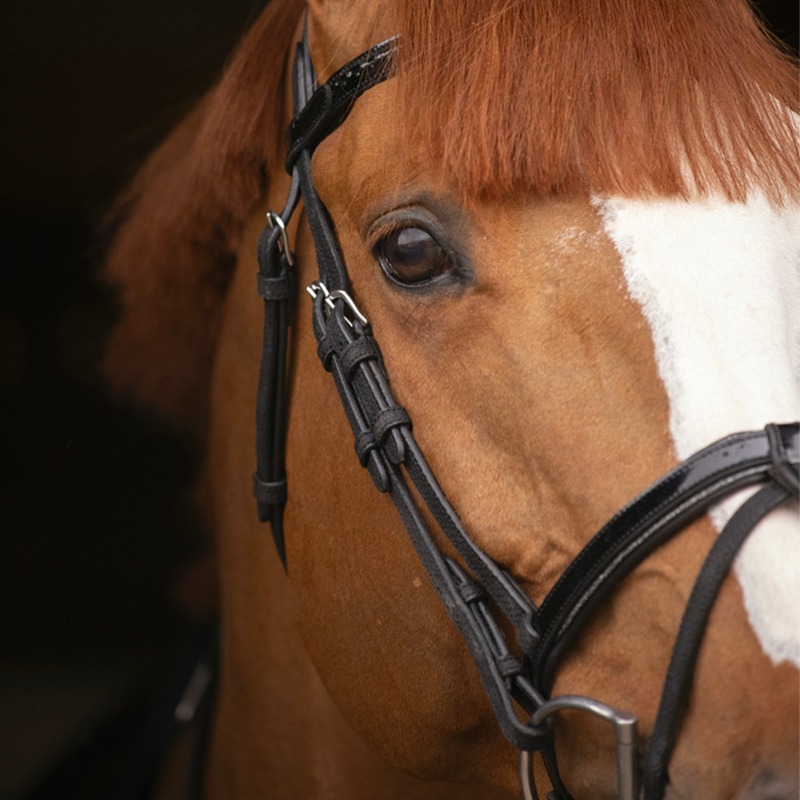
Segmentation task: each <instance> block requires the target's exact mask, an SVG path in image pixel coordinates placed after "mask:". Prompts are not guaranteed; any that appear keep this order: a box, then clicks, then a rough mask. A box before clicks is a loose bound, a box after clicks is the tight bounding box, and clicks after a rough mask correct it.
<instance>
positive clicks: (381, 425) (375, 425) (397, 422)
mask: <svg viewBox="0 0 800 800" xmlns="http://www.w3.org/2000/svg"><path fill="white" fill-rule="evenodd" d="M403 426H408V427H409V428H410V427H411V418H410V417H409V416H408V412H407V411H406V410H405V409H404V408H403V407H402V406H389V407H388V408H384V409H383V410H381V411H379V412H378V413H377V414H376V415H375V418H374V419H373V420H372V433H373V434H374V435H375V440H376V441H377V442H380V443H381V444H383V440H384V439H385V438H386V434H387V433H389V431H390V430H392V429H393V428H400V427H403Z"/></svg>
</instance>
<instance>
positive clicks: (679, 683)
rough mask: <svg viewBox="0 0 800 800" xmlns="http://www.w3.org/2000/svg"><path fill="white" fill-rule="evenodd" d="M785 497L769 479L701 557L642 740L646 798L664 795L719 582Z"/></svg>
mask: <svg viewBox="0 0 800 800" xmlns="http://www.w3.org/2000/svg"><path fill="white" fill-rule="evenodd" d="M790 496H791V491H790V490H789V489H788V488H786V487H785V486H781V485H780V484H778V483H777V482H775V481H774V480H771V481H770V482H769V483H767V484H766V485H765V486H763V487H762V488H761V489H759V490H758V492H757V493H756V494H754V495H753V496H752V497H751V498H749V499H748V500H747V501H746V502H745V503H743V504H742V505H741V506H740V507H739V509H738V510H737V511H736V513H735V514H734V515H733V516H732V517H731V519H730V520H729V521H728V524H727V525H726V526H725V528H724V529H723V530H722V532H721V533H720V534H719V536H718V537H717V539H716V540H715V542H714V545H713V546H712V548H711V550H710V551H709V553H708V556H707V557H706V560H705V563H704V564H703V567H702V569H701V570H700V574H699V575H698V577H697V581H696V582H695V585H694V588H693V589H692V594H691V595H690V597H689V602H688V603H687V604H686V610H685V611H684V614H683V619H682V620H681V625H680V628H679V630H678V636H677V638H676V640H675V647H674V648H673V650H672V658H671V660H670V663H669V669H668V670H667V677H666V680H665V681H664V689H663V692H662V694H661V703H660V705H659V708H658V715H657V716H656V722H655V726H654V728H653V733H652V734H651V736H650V739H649V740H648V742H647V749H646V751H645V755H644V759H643V762H642V776H643V781H642V789H643V791H644V798H645V800H661V798H662V797H663V796H664V789H665V786H666V784H667V782H668V773H667V765H668V764H669V759H670V756H671V755H672V751H673V750H674V748H675V740H676V739H677V736H678V728H679V725H680V720H681V717H682V716H683V712H684V710H685V708H686V704H687V700H688V697H689V691H690V689H691V686H692V679H693V677H694V669H695V665H696V663H697V655H698V652H699V650H700V643H701V641H702V637H703V632H704V631H705V628H706V624H707V623H708V617H709V614H710V613H711V609H712V607H713V605H714V601H715V600H716V598H717V595H718V593H719V590H720V587H721V586H722V582H723V581H724V580H725V576H726V575H727V574H728V572H729V571H730V567H731V564H732V563H733V560H734V559H735V558H736V555H737V553H738V552H739V550H740V549H741V547H742V545H743V544H744V542H745V540H746V539H747V537H748V536H749V535H750V533H751V532H752V530H753V528H755V526H756V525H757V524H758V523H759V522H760V521H761V520H762V519H763V518H764V517H765V516H766V515H767V514H769V512H770V511H772V510H773V509H775V508H777V507H778V506H779V505H780V504H781V503H782V502H783V501H784V500H786V499H787V498H788V497H790Z"/></svg>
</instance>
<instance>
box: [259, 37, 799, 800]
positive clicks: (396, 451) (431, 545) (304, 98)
mask: <svg viewBox="0 0 800 800" xmlns="http://www.w3.org/2000/svg"><path fill="white" fill-rule="evenodd" d="M397 47H398V38H397V37H394V38H392V39H388V40H387V41H385V42H383V43H381V44H379V45H377V46H375V47H373V48H371V49H370V50H368V51H366V52H365V53H363V54H362V55H360V56H359V57H358V58H356V59H354V60H353V61H351V62H350V63H348V64H346V65H345V66H344V67H342V68H341V69H340V70H338V71H337V72H336V73H335V74H334V75H333V76H332V77H331V78H330V79H329V80H328V81H327V82H326V83H324V84H323V85H321V86H317V83H316V77H315V73H314V68H313V65H312V63H311V58H310V54H309V49H308V43H307V36H306V35H305V34H304V36H303V40H302V41H301V42H299V43H298V44H297V48H296V54H295V59H294V72H293V99H294V108H295V113H294V118H293V120H292V122H291V124H290V127H289V150H288V155H287V159H286V169H287V171H288V173H289V174H290V175H291V187H290V190H289V194H288V198H287V201H286V205H285V207H284V209H283V211H282V212H281V213H280V214H276V213H274V212H269V213H268V215H267V216H268V224H267V226H266V227H265V229H264V231H263V233H262V235H261V238H260V240H259V244H258V259H259V274H258V291H259V294H260V296H261V297H262V298H263V299H264V302H265V320H264V344H263V351H262V359H261V369H260V378H259V389H258V401H257V419H256V429H257V434H256V435H257V470H256V472H255V474H254V476H253V490H254V494H255V497H256V499H257V503H258V513H259V518H260V519H261V520H262V521H269V522H270V523H271V527H272V534H273V538H274V540H275V545H276V547H277V550H278V553H279V554H280V557H281V559H282V561H283V562H284V566H285V565H286V556H285V548H284V533H283V508H284V505H285V503H286V498H287V489H286V473H285V466H284V462H285V457H284V451H285V443H286V427H287V410H288V404H289V403H288V358H287V347H288V331H289V324H290V320H291V312H292V305H293V298H294V296H295V294H296V292H295V291H294V289H295V287H294V282H295V276H294V272H293V255H292V252H291V249H290V244H289V240H288V236H287V232H286V225H287V224H288V222H289V220H290V218H291V216H292V214H293V212H294V211H295V209H296V208H297V205H298V203H299V200H300V199H302V200H303V206H304V210H305V216H306V219H307V221H308V224H309V227H310V229H311V234H312V237H313V241H314V247H315V251H316V256H317V263H318V267H319V280H317V281H315V282H314V283H312V285H311V286H309V287H308V292H309V294H310V295H311V297H312V298H313V329H314V334H315V336H316V339H317V343H318V353H319V357H320V359H321V361H322V363H323V365H324V367H325V369H326V370H328V371H329V372H330V373H331V374H332V376H333V379H334V382H335V385H336V389H337V391H338V393H339V396H340V398H341V401H342V404H343V406H344V410H345V413H346V415H347V419H348V421H349V423H350V426H351V429H352V431H353V434H354V437H355V451H356V454H357V457H358V459H359V461H360V463H361V465H362V466H363V467H364V468H366V469H367V470H368V472H369V474H370V476H371V478H372V480H373V482H374V484H375V486H376V488H377V489H378V490H379V491H381V492H385V493H388V494H389V495H390V497H391V499H392V501H393V503H394V504H395V507H396V508H397V511H398V513H399V514H400V517H401V519H402V522H403V524H404V526H405V528H406V530H407V532H408V535H409V537H410V539H411V541H412V543H413V545H414V547H415V549H416V551H417V553H418V554H419V557H420V559H421V561H422V564H423V566H424V567H425V570H426V572H427V573H428V575H429V577H430V579H431V581H432V583H433V585H434V587H435V588H436V591H437V592H438V594H439V597H440V598H441V600H442V602H443V604H444V606H445V609H446V610H447V613H448V614H449V616H450V617H451V619H452V620H453V622H454V623H455V625H456V627H457V628H458V629H459V631H460V632H461V635H462V636H463V638H464V640H465V642H466V644H467V646H468V648H469V650H470V653H471V655H472V658H473V660H474V662H475V665H476V667H477V668H478V671H479V673H480V677H481V680H482V682H483V686H484V688H485V690H486V693H487V695H488V698H489V701H490V703H491V705H492V708H493V710H494V713H495V715H496V717H497V721H498V723H499V726H500V728H501V730H502V732H503V734H504V736H505V737H506V739H507V740H508V741H509V742H510V743H511V744H513V745H514V746H515V747H516V748H517V749H518V750H519V751H520V754H521V755H520V779H521V782H522V787H523V795H524V797H525V798H526V800H535V799H536V798H538V795H537V791H536V787H535V785H534V782H533V778H532V772H531V763H530V762H531V754H532V753H533V752H539V753H540V754H541V758H542V760H543V763H544V765H545V767H546V770H547V773H548V776H549V779H550V782H551V784H552V791H551V792H550V793H548V795H547V797H548V798H551V799H552V800H568V799H569V798H570V795H569V792H568V791H567V789H566V787H565V786H564V783H563V781H562V779H561V777H560V775H559V771H558V766H557V762H556V750H555V745H554V737H553V726H552V715H553V714H555V713H556V712H558V711H561V710H563V709H580V710H583V711H586V712H589V713H592V714H595V715H598V716H600V717H601V718H604V719H606V720H608V721H609V722H610V723H611V724H612V725H613V727H614V729H615V734H616V739H617V753H618V758H617V775H618V786H619V797H620V800H638V798H639V797H640V790H641V793H642V796H643V797H644V798H645V800H659V798H662V797H663V794H664V790H665V786H666V784H667V782H668V775H667V765H668V762H669V759H670V755H671V753H672V750H673V748H674V745H675V740H676V737H677V732H678V729H679V725H680V720H681V717H682V713H683V710H684V707H685V704H686V699H687V696H688V692H689V689H690V687H691V682H692V676H693V671H694V665H695V661H696V658H697V653H698V650H699V646H700V642H701V639H702V635H703V632H704V629H705V625H706V622H707V620H708V615H709V613H710V611H711V608H712V606H713V604H714V601H715V598H716V595H717V592H718V590H719V588H720V586H721V585H722V582H723V580H724V578H725V576H726V575H727V573H728V570H729V568H730V565H731V563H732V562H733V560H734V558H735V556H736V554H737V553H738V551H739V549H740V547H741V545H742V544H743V542H744V541H745V539H746V537H747V535H748V534H749V533H750V531H751V530H752V529H753V528H754V527H755V525H756V524H757V523H758V522H759V521H760V520H761V519H762V518H763V517H764V516H766V515H767V514H768V513H769V512H770V511H772V510H773V509H774V508H776V507H777V506H778V505H779V504H781V503H782V502H783V501H784V500H786V499H787V498H789V497H791V496H794V497H797V496H798V464H799V463H800V426H799V425H798V424H797V423H792V424H789V425H768V426H767V427H766V428H765V429H764V430H763V431H754V432H745V433H736V434H733V435H731V436H728V437H726V438H724V439H722V440H720V441H718V442H715V443H714V444H712V445H710V446H709V447H706V448H705V449H703V450H701V451H699V452H698V453H696V454H695V455H693V456H691V457H690V458H688V459H686V461H684V462H683V463H682V464H680V465H679V466H677V467H676V468H675V469H673V470H672V471H670V472H669V473H668V474H667V475H665V476H664V477H662V478H661V479H660V480H658V481H657V482H656V483H654V484H653V485H652V486H650V487H649V488H648V489H647V490H646V491H645V492H643V493H642V494H641V495H640V496H639V497H637V498H636V499H635V500H633V501H632V502H631V503H630V504H629V505H627V506H625V508H623V509H622V510H621V511H619V512H618V513H617V514H616V515H615V516H614V517H613V518H612V519H611V520H610V521H609V522H608V523H607V524H606V525H605V526H604V527H603V528H602V529H601V530H600V531H599V532H598V533H597V534H596V535H595V536H594V537H593V538H592V539H591V540H590V541H589V543H588V544H587V545H586V546H585V547H584V549H583V550H582V551H581V552H580V553H579V554H578V555H577V556H576V557H575V559H574V560H573V561H572V563H571V564H570V565H569V566H568V567H567V569H566V570H565V571H564V573H563V574H562V575H561V577H560V578H559V579H558V581H557V582H556V584H555V585H554V586H553V588H552V589H551V590H550V592H549V593H548V595H547V596H546V598H545V599H544V601H543V602H542V604H541V605H540V606H538V607H537V606H536V605H534V604H533V603H532V602H531V600H530V599H529V598H528V597H527V595H526V594H525V593H524V592H523V591H522V589H521V588H520V587H519V586H518V585H517V583H516V582H515V581H514V579H513V578H512V577H511V576H510V575H509V574H508V573H507V572H506V571H505V570H504V569H503V568H502V567H500V566H499V565H498V564H496V563H495V562H494V561H493V560H492V559H491V558H490V557H489V556H488V555H487V554H486V553H484V552H483V551H482V550H481V549H480V548H479V547H478V546H477V545H476V544H475V543H474V542H473V541H472V539H471V538H470V537H469V535H468V533H467V532H466V530H465V529H464V528H463V526H462V524H461V522H460V520H459V517H458V514H457V513H456V511H455V510H454V509H453V507H452V506H451V505H450V503H449V502H448V500H447V497H446V496H445V494H444V492H443V491H442V489H441V487H440V486H439V484H438V482H437V480H436V478H435V476H434V475H433V473H432V471H431V469H430V467H429V466H428V463H427V461H426V460H425V457H424V455H423V454H422V452H421V450H420V448H419V446H418V445H417V442H416V440H415V438H414V435H413V432H412V424H411V419H410V418H409V415H408V413H407V412H406V411H405V409H404V408H403V407H402V406H400V405H399V404H398V403H397V402H396V400H395V398H394V396H393V394H392V391H391V388H390V384H389V379H388V376H387V373H386V370H385V367H384V363H383V358H382V356H381V352H380V349H379V348H378V344H377V342H376V340H375V337H374V335H373V332H372V328H371V326H370V324H369V323H368V321H367V319H366V318H365V317H364V315H363V314H362V313H361V311H360V310H359V309H358V307H357V306H356V304H355V302H354V301H353V299H352V291H351V288H350V281H349V277H348V273H347V268H346V265H345V263H344V257H343V255H342V252H341V250H340V247H339V244H338V241H337V238H336V233H335V228H334V226H333V224H332V222H331V219H330V217H329V215H328V213H327V210H326V208H325V206H324V204H323V203H322V201H321V200H320V198H319V196H318V195H317V193H316V190H315V188H314V182H313V179H312V175H311V156H312V154H313V152H314V149H315V148H316V146H317V145H318V144H319V143H320V142H321V141H322V140H323V139H325V138H326V137H327V136H328V135H329V134H330V133H331V132H333V131H334V130H335V129H336V128H338V127H339V125H341V124H342V122H344V120H345V119H346V117H347V115H348V114H349V112H350V109H351V108H352V106H353V104H354V103H355V101H356V100H357V99H358V98H359V97H360V96H361V95H362V94H363V93H364V92H366V91H367V90H368V89H369V88H371V87H373V86H376V85H377V84H379V83H381V82H383V81H384V80H386V79H387V78H388V77H389V76H390V75H391V69H392V57H393V54H394V53H395V51H396V49H397ZM406 476H407V478H406ZM409 480H410V482H411V484H412V485H413V487H414V489H415V490H416V493H417V494H418V496H419V497H420V498H421V500H422V503H424V505H425V507H426V508H427V510H428V511H429V512H430V514H431V515H432V517H433V518H434V519H435V521H436V523H437V525H438V526H439V527H440V528H441V530H442V531H443V532H444V534H445V535H446V536H447V538H448V539H449V541H450V542H451V543H452V545H453V546H454V548H455V550H456V551H457V553H458V555H459V556H460V558H461V559H462V560H463V562H464V564H465V565H466V567H467V569H466V570H465V569H463V568H462V567H461V566H460V565H459V564H458V563H456V561H454V560H453V559H451V558H448V557H447V556H445V555H443V554H442V553H441V552H440V550H439V549H438V547H437V545H436V543H435V541H434V539H433V538H432V536H431V533H430V532H429V530H428V527H427V524H426V523H425V521H424V520H423V516H422V514H421V512H420V509H419V508H418V506H417V503H416V502H415V500H414V498H413V496H412V491H411V489H410V487H409V483H408V481H409ZM746 487H760V488H758V490H757V491H756V493H755V494H754V495H752V496H751V497H750V498H749V499H748V500H747V501H746V502H745V503H744V504H743V505H742V506H741V507H740V508H739V509H738V511H737V512H736V513H735V514H734V515H733V517H732V518H731V519H730V521H729V522H728V524H727V525H726V526H725V528H724V529H723V530H722V531H721V532H720V534H719V536H718V537H717V539H716V541H715V543H714V545H713V546H712V547H711V550H710V552H709V554H708V556H707V558H706V560H705V562H704V564H703V566H702V568H701V570H700V573H699V576H698V578H697V581H696V583H695V586H694V589H693V591H692V594H691V596H690V599H689V601H688V603H687V606H686V610H685V613H684V616H683V619H682V622H681V625H680V628H679V632H678V636H677V639H676V643H675V647H674V649H673V652H672V657H671V661H670V664H669V668H668V672H667V678H666V680H665V684H664V689H663V693H662V697H661V702H660V707H659V711H658V714H657V718H656V723H655V728H654V731H653V734H652V735H651V737H650V739H649V741H648V744H647V747H646V749H645V753H644V756H643V759H642V762H641V765H640V764H639V760H638V756H637V723H636V717H635V716H633V715H631V714H628V713H625V712H622V711H618V710H615V709H613V708H610V707H609V706H606V705H605V704H603V703H600V702H598V701H596V700H593V699H591V698H587V697H583V696H576V695H566V696H559V697H555V698H550V690H551V688H552V685H553V681H554V675H555V670H556V668H557V666H558V664H559V662H560V660H561V658H562V657H563V655H564V653H565V651H566V649H567V648H568V647H569V645H570V643H571V642H572V641H573V640H574V638H575V636H576V634H577V633H578V631H579V630H580V629H581V627H582V626H583V624H584V623H585V622H586V621H587V619H588V618H589V617H590V615H591V614H592V612H593V611H594V610H595V609H596V608H597V606H598V605H599V604H600V603H601V602H602V600H603V599H604V598H605V597H606V596H607V595H608V594H609V593H610V592H611V591H612V590H613V589H614V587H615V586H616V585H617V584H618V583H619V582H620V580H621V579H622V578H624V577H625V576H626V575H628V574H629V573H630V572H631V571H632V570H633V569H634V568H635V567H636V566H637V565H638V564H639V563H640V562H641V561H642V560H643V559H644V558H645V557H646V556H647V555H648V554H650V553H651V552H652V551H653V550H655V549H656V548H657V547H659V546H660V545H661V544H662V543H664V542H665V541H667V540H668V539H669V538H670V537H672V536H673V535H674V534H676V533H677V532H679V531H681V530H682V529H683V528H685V527H686V526H687V525H688V524H689V523H691V522H692V521H693V520H695V519H697V518H698V517H700V516H702V515H703V514H704V513H705V512H706V511H707V510H708V509H709V508H710V507H711V506H712V505H714V504H715V503H718V502H719V501H720V500H722V499H724V498H725V497H728V496H729V495H731V494H733V493H734V492H736V491H738V490H740V489H743V488H746ZM495 613H500V614H501V615H502V616H503V617H504V618H505V620H506V621H507V622H508V623H510V626H511V627H513V629H514V631H515V633H516V647H515V649H514V650H512V649H510V648H509V646H508V644H507V643H506V639H505V636H504V634H503V633H502V631H501V628H500V626H499V625H498V623H497V621H496V620H495V617H494V614H495ZM640 775H641V779H640Z"/></svg>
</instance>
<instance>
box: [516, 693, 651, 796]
mask: <svg viewBox="0 0 800 800" xmlns="http://www.w3.org/2000/svg"><path fill="white" fill-rule="evenodd" d="M565 709H577V710H579V711H588V712H589V713H590V714H594V715H595V716H598V717H601V718H602V719H605V720H608V722H610V723H611V724H612V725H613V726H614V733H615V735H616V739H617V791H618V792H619V800H639V764H638V761H637V760H636V734H637V719H636V717H635V716H634V715H633V714H628V713H627V712H625V711H617V710H616V709H614V708H611V707H610V706H607V705H605V703H601V702H599V701H597V700H592V699H591V698H590V697H582V696H581V695H577V694H564V695H561V697H554V698H553V699H552V700H548V701H547V702H546V703H545V704H544V705H543V706H541V708H539V709H537V710H536V712H535V713H534V715H533V716H532V717H531V725H533V726H534V727H538V726H539V725H541V724H542V723H543V722H544V721H545V720H546V719H547V718H548V717H549V716H550V715H551V714H555V713H556V712H557V711H563V710H565ZM532 762H533V760H532V758H531V754H530V753H529V752H527V751H526V750H523V751H522V752H521V753H520V754H519V779H520V782H521V783H522V796H523V798H524V800H535V797H536V795H535V794H534V793H533V773H532V766H533V763H532Z"/></svg>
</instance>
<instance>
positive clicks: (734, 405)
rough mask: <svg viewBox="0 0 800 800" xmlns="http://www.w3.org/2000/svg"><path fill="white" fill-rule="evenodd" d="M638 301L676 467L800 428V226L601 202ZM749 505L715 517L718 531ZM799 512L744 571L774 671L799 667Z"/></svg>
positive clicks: (781, 219) (764, 542)
mask: <svg viewBox="0 0 800 800" xmlns="http://www.w3.org/2000/svg"><path fill="white" fill-rule="evenodd" d="M597 205H598V207H599V209H600V211H601V214H602V215H603V217H604V220H605V226H606V230H607V232H608V234H609V236H610V237H611V239H612V240H613V242H614V243H615V245H616V247H617V249H618V251H619V253H620V255H621V257H622V264H623V272H624V274H625V279H626V282H627V286H628V291H629V293H630V294H631V296H632V297H633V298H634V299H635V300H636V301H637V302H638V303H639V304H640V305H641V307H642V311H643V313H644V315H645V317H646V318H647V320H648V322H649V324H650V327H651V331H652V336H653V343H654V349H655V353H656V358H657V362H658V368H659V373H660V375H661V378H662V381H663V383H664V386H665V389H666V392H667V395H668V397H669V403H670V432H671V434H672V438H673V440H674V443H675V450H676V453H677V455H678V457H679V458H682V459H683V458H686V457H687V456H689V455H691V454H692V453H693V452H695V451H696V450H698V449H699V448H700V447H703V446H705V445H707V444H709V443H710V442H712V441H714V440H715V439H718V438H720V437H722V436H724V435H726V434H729V433H732V432H735V431H739V430H747V429H757V428H760V427H763V426H764V425H765V424H766V423H768V422H788V421H791V420H794V419H797V417H798V410H799V409H800V398H799V397H798V374H799V373H800V323H799V320H798V314H797V299H798V296H800V286H799V283H800V281H799V277H798V266H799V263H800V261H799V258H798V242H799V241H800V238H799V236H798V234H799V228H800V215H799V214H798V209H797V208H796V207H792V208H789V209H785V210H776V209H774V208H772V207H770V206H769V205H768V204H767V203H766V202H765V201H764V200H763V199H761V198H758V197H756V198H754V199H752V200H751V201H750V202H748V203H747V204H730V203H721V202H713V201H706V202H702V203H700V202H696V203H686V202H681V201H666V200H665V201H655V202H645V201H641V200H621V199H618V198H614V199H606V200H598V201H597ZM741 500H742V498H741V497H739V498H738V499H737V498H733V499H732V500H731V501H728V502H727V503H725V504H723V505H722V507H720V508H719V509H717V511H716V512H715V513H714V514H713V515H712V516H713V519H714V522H715V524H716V525H717V527H718V529H719V528H720V527H721V526H722V525H723V524H724V523H725V521H727V519H729V518H730V516H731V514H732V512H733V510H735V508H736V507H737V506H738V505H739V504H740V503H741ZM793 512H794V509H782V510H781V511H779V512H777V513H776V514H774V515H772V516H771V517H770V519H769V520H768V521H767V522H765V523H763V524H762V525H761V526H759V528H758V529H757V530H756V531H755V532H754V533H753V535H752V536H751V537H750V539H749V541H748V542H747V544H746V545H745V547H744V548H743V550H742V552H741V554H740V556H739V558H738V559H737V562H736V574H737V575H738V578H739V581H740V583H741V586H742V589H743V591H744V596H745V605H746V607H747V612H748V616H749V619H750V624H751V626H752V627H753V629H754V631H755V632H756V634H757V635H758V637H759V639H760V641H761V644H762V647H763V648H764V650H765V652H766V653H767V654H768V655H769V656H770V657H771V658H772V659H773V661H775V662H779V661H781V660H784V659H789V660H791V661H793V662H794V663H795V664H798V665H800V626H799V625H798V612H797V609H798V608H800V580H798V578H799V576H800V537H798V536H797V533H798V531H797V523H796V521H795V518H794V513H793Z"/></svg>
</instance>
